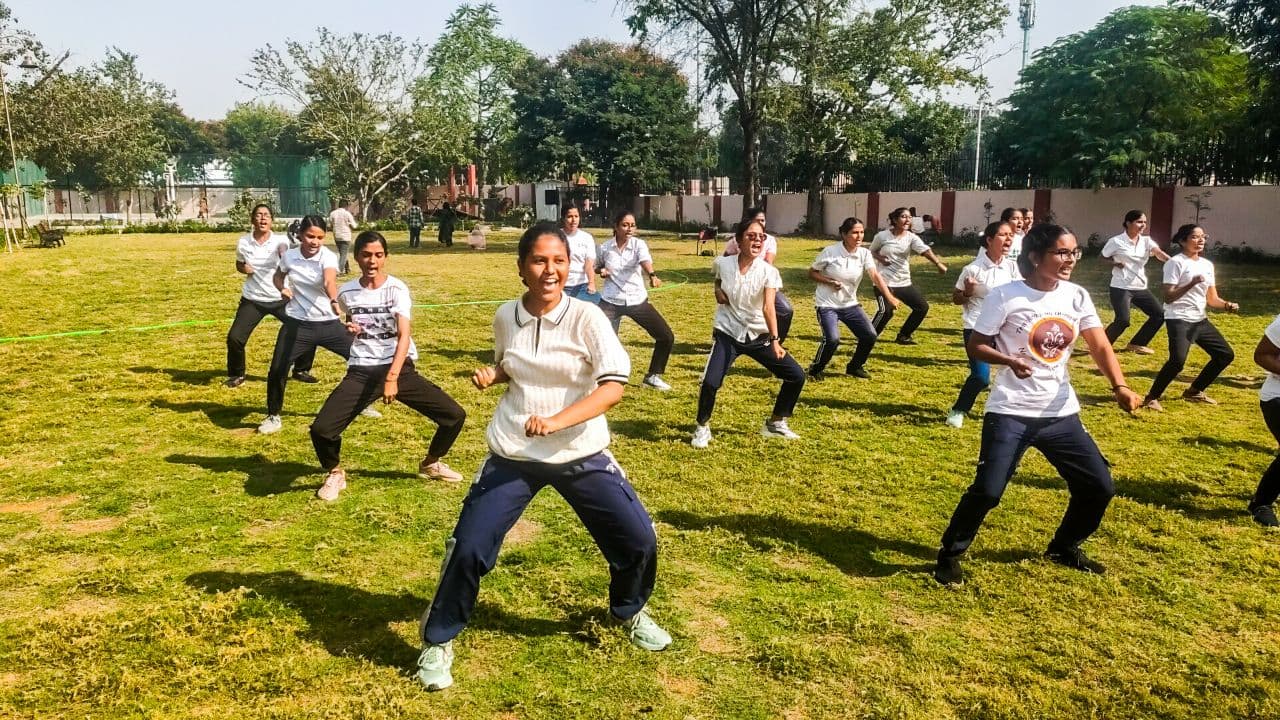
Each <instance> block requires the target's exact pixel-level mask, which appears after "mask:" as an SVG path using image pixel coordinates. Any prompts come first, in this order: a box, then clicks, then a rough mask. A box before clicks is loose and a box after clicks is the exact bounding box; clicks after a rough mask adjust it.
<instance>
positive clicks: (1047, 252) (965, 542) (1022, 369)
mask: <svg viewBox="0 0 1280 720" xmlns="http://www.w3.org/2000/svg"><path fill="white" fill-rule="evenodd" d="M1022 250H1023V252H1022V255H1021V256H1020V257H1019V258H1018V270H1019V271H1020V272H1021V273H1022V276H1023V278H1024V280H1021V281H1015V282H1011V283H1007V284H1005V285H1001V286H999V287H997V288H995V289H993V290H991V292H989V293H988V294H987V299H986V300H985V301H983V303H982V311H981V313H980V314H979V315H978V319H977V321H976V322H975V323H974V327H973V333H972V334H971V335H970V336H969V340H968V343H967V348H968V351H969V354H970V356H972V357H973V358H974V359H976V360H980V361H982V362H986V363H988V364H991V365H999V366H1001V367H999V368H997V370H996V373H995V377H994V379H993V382H992V389H991V395H990V397H989V398H987V409H986V415H985V416H984V417H983V420H982V447H981V449H980V450H979V451H978V467H977V474H976V476H975V478H974V481H973V484H972V485H970V486H969V489H968V490H966V491H965V493H964V495H963V496H962V497H961V498H960V503H959V504H958V505H957V506H956V509H955V512H954V513H953V514H952V516H951V523H950V524H949V525H948V526H947V530H946V532H944V533H943V534H942V548H941V549H940V550H939V551H938V564H937V566H936V567H935V568H934V572H933V576H934V578H935V579H936V580H937V581H938V582H940V583H943V584H950V583H955V582H959V581H960V579H961V578H962V573H961V569H960V556H961V555H963V554H964V552H965V551H966V550H968V549H969V545H970V544H972V543H973V539H974V537H975V536H976V535H977V534H978V528H980V527H981V526H982V521H983V519H984V518H986V516H987V513H988V512H990V511H991V509H992V508H994V507H995V506H996V505H997V504H999V502H1000V497H1001V496H1002V495H1003V494H1004V489H1005V487H1006V486H1007V485H1008V484H1009V480H1010V478H1012V477H1013V474H1014V472H1015V471H1017V469H1018V463H1019V462H1020V461H1021V459H1022V456H1023V454H1024V453H1025V452H1026V451H1027V449H1028V448H1032V447H1034V448H1036V449H1037V450H1039V451H1040V452H1041V453H1043V454H1044V456H1045V459H1046V460H1048V461H1049V464H1050V465H1053V467H1054V468H1055V469H1056V470H1057V471H1058V474H1059V475H1061V476H1062V479H1063V480H1065V481H1066V482H1067V490H1068V491H1069V492H1070V493H1071V500H1070V502H1068V503H1067V511H1066V513H1065V514H1064V515H1063V517H1062V523H1061V524H1060V525H1059V526H1058V530H1057V532H1056V533H1054V536H1053V539H1052V540H1051V541H1050V542H1049V548H1048V550H1047V551H1046V552H1045V557H1047V558H1048V559H1049V560H1051V561H1052V562H1055V563H1058V564H1060V565H1064V566H1066V567H1069V568H1072V569H1074V570H1080V571H1083V572H1090V573H1097V574H1102V573H1103V572H1105V568H1104V567H1103V566H1102V564H1101V563H1098V562H1096V561H1094V560H1091V559H1090V558H1089V557H1088V556H1087V555H1085V554H1084V552H1083V551H1081V550H1080V544H1081V543H1083V542H1084V541H1085V540H1086V539H1087V538H1088V537H1089V536H1090V535H1092V534H1093V532H1094V531H1095V530H1097V529H1098V526H1099V525H1100V524H1101V523H1102V516H1103V515H1104V514H1105V513H1106V510H1107V505H1108V504H1109V503H1110V502H1111V498H1112V496H1113V495H1115V485H1114V484H1113V482H1112V480H1111V470H1110V469H1109V467H1108V465H1107V461H1106V459H1105V458H1103V457H1102V452H1101V451H1100V450H1099V449H1098V446H1097V444H1096V443H1095V442H1094V441H1093V438H1091V437H1090V436H1089V433H1088V432H1086V431H1085V429H1084V426H1083V425H1081V424H1080V402H1079V401H1078V400H1077V399H1076V393H1075V390H1073V389H1072V387H1071V381H1070V377H1069V375H1068V371H1067V362H1068V360H1070V358H1071V351H1072V348H1073V347H1074V346H1075V342H1076V340H1077V339H1078V338H1080V337H1083V338H1084V341H1085V344H1086V345H1088V346H1089V354H1090V355H1091V356H1092V357H1093V361H1094V363H1095V364H1096V365H1097V366H1098V369H1099V370H1100V371H1102V374H1103V375H1104V376H1105V377H1106V378H1107V381H1108V382H1109V383H1110V384H1111V389H1112V393H1113V394H1114V396H1115V398H1116V402H1118V403H1119V404H1120V407H1121V408H1123V409H1124V410H1125V411H1128V412H1132V411H1133V410H1134V409H1136V408H1137V407H1138V396H1137V394H1135V393H1134V392H1133V391H1132V390H1130V389H1129V386H1128V385H1126V384H1125V379H1124V372H1123V371H1122V370H1121V369H1120V363H1119V362H1117V361H1116V356H1115V353H1114V352H1113V351H1112V349H1111V343H1109V342H1107V336H1106V334H1105V333H1104V332H1103V330H1102V321H1101V320H1099V319H1098V313H1097V311H1096V310H1095V309H1094V307H1093V301H1092V300H1091V299H1090V298H1089V293H1088V292H1086V291H1085V289H1084V288H1082V287H1080V286H1079V285H1076V284H1074V283H1072V282H1069V280H1070V278H1071V271H1072V270H1073V269H1074V268H1075V265H1076V263H1077V262H1078V261H1079V260H1080V255H1081V251H1080V248H1079V247H1078V246H1077V245H1076V238H1075V236H1074V235H1072V234H1071V231H1070V230H1068V229H1066V228H1064V227H1062V226H1059V225H1052V224H1048V223H1042V224H1040V225H1037V226H1035V227H1033V228H1032V229H1031V232H1029V233H1027V235H1026V237H1024V238H1023V247H1022Z"/></svg>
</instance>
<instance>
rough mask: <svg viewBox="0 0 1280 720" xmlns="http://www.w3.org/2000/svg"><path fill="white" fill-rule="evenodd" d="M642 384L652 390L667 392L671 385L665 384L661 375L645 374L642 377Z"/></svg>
mask: <svg viewBox="0 0 1280 720" xmlns="http://www.w3.org/2000/svg"><path fill="white" fill-rule="evenodd" d="M644 384H645V385H648V386H649V387H651V388H653V389H654V390H661V391H662V392H667V391H668V390H670V389H671V386H670V385H668V384H667V381H666V380H663V379H662V376H661V375H646V376H645V377H644Z"/></svg>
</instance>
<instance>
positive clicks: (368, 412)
mask: <svg viewBox="0 0 1280 720" xmlns="http://www.w3.org/2000/svg"><path fill="white" fill-rule="evenodd" d="M360 414H361V415H363V416H365V417H367V418H380V417H382V413H380V412H378V411H377V410H374V409H373V406H372V405H370V406H368V407H366V408H365V409H363V410H361V411H360Z"/></svg>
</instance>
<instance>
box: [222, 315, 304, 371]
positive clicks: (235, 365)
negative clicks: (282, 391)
mask: <svg viewBox="0 0 1280 720" xmlns="http://www.w3.org/2000/svg"><path fill="white" fill-rule="evenodd" d="M288 304H289V301H288V300H279V301H277V302H273V303H260V302H254V301H253V300H250V299H248V298H245V297H241V298H240V305H239V306H238V307H237V308H236V318H235V319H234V320H232V321H231V329H230V330H228V331H227V377H233V378H234V377H241V376H243V375H244V372H245V370H244V368H245V365H244V347H245V345H247V344H249V336H250V335H252V334H253V331H254V329H255V328H257V327H258V323H260V322H262V319H263V318H265V317H266V316H268V315H270V316H272V317H274V318H275V319H277V320H279V321H280V322H282V323H283V322H286V321H287V320H288V316H287V315H285V314H284V307H285V305H288ZM315 359H316V351H315V348H312V349H311V352H309V353H306V354H304V355H300V356H299V357H298V361H297V362H296V363H294V366H293V370H294V372H311V364H312V363H313V362H315Z"/></svg>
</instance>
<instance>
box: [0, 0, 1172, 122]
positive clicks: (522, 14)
mask: <svg viewBox="0 0 1280 720" xmlns="http://www.w3.org/2000/svg"><path fill="white" fill-rule="evenodd" d="M1010 2H1011V3H1012V4H1016V0H1010ZM8 4H9V6H10V7H11V8H12V9H13V12H14V14H15V15H16V16H17V18H18V21H19V23H20V25H21V26H22V27H23V28H25V29H27V30H30V31H32V32H34V33H35V34H36V35H37V36H38V37H39V38H40V39H41V41H43V42H44V43H45V45H46V46H47V47H48V48H49V49H50V50H51V51H52V52H54V53H55V54H61V53H62V52H64V51H68V50H69V51H71V60H70V62H71V63H73V64H84V65H87V64H92V63H93V62H95V61H96V60H98V59H100V58H101V57H102V56H103V54H104V53H105V52H106V49H107V48H108V47H109V46H112V45H114V46H117V47H120V48H122V49H124V50H126V51H128V52H131V53H134V54H137V55H138V56H139V63H140V65H141V68H142V70H143V72H144V73H145V74H146V75H147V76H148V77H149V78H151V79H153V80H157V81H159V82H162V83H164V84H165V85H166V86H168V87H169V88H170V89H172V90H173V91H174V92H175V94H176V96H177V100H178V103H179V104H180V105H181V106H182V107H183V109H185V110H186V112H187V113H188V114H189V115H191V116H193V117H195V118H199V119H212V118H220V117H222V116H223V115H224V114H225V113H226V111H227V110H228V109H229V108H230V107H231V106H232V105H233V104H235V103H236V102H240V101H245V100H252V99H254V95H253V93H252V91H250V90H248V89H247V88H245V87H243V86H241V85H240V84H239V83H237V82H236V80H237V78H239V77H242V76H243V75H244V73H245V72H247V71H248V69H249V58H250V56H251V55H252V53H253V51H254V49H255V48H257V47H260V46H262V45H265V44H268V43H270V44H274V45H277V46H279V45H280V44H281V41H282V40H284V39H285V38H302V37H305V35H306V34H307V33H308V32H310V31H311V30H313V29H314V28H316V27H318V26H325V27H328V28H330V29H331V30H345V31H361V32H367V33H381V32H394V33H397V34H399V35H402V36H405V37H410V38H419V39H421V40H423V41H425V42H427V43H431V42H434V41H435V39H436V38H437V37H438V36H439V34H440V32H441V30H442V29H443V26H444V19H445V17H446V16H447V15H448V14H449V12H450V11H451V10H452V9H453V8H454V7H456V6H457V4H458V3H457V2H455V1H454V0H428V1H427V2H412V1H411V0H410V1H406V0H361V1H360V2H351V1H350V0H341V1H339V0H306V1H299V0H282V1H274V0H255V1H252V2H251V1H250V0H221V1H219V2H208V3H175V2H172V0H112V1H110V2H108V1H105V0H73V1H72V2H66V1H62V2H58V1H53V2H51V1H50V0H8ZM1037 4H1038V6H1039V10H1038V13H1037V23H1036V27H1035V29H1034V30H1033V31H1032V42H1031V47H1032V49H1033V50H1034V49H1035V48H1037V47H1042V46H1044V45H1047V44H1049V43H1052V42H1053V40H1054V39H1056V38H1058V37H1061V36H1063V35H1069V34H1071V33H1075V32H1079V31H1081V30H1086V29H1088V28H1090V27H1092V26H1093V25H1094V24H1095V23H1097V22H1098V20H1100V19H1102V18H1103V17H1104V16H1106V15H1107V14H1108V13H1109V12H1111V11H1113V10H1115V9H1117V8H1120V7H1124V6H1126V5H1133V4H1141V5H1160V4H1164V2H1163V0H1138V1H1137V2H1115V1H1114V0H1111V1H1108V0H1039V1H1038V3H1037ZM494 5H496V6H497V8H498V12H499V14H500V16H501V17H502V20H503V30H504V34H506V35H507V36H509V37H513V38H515V39H517V40H519V41H520V42H521V43H523V44H524V45H525V46H526V47H529V48H530V49H531V50H533V51H534V52H536V53H538V54H540V55H548V56H549V55H554V54H556V53H558V52H559V51H561V50H563V49H565V48H567V47H569V46H570V45H572V44H573V43H575V42H577V41H578V40H580V39H582V38H584V37H597V38H606V39H611V40H619V41H626V40H628V39H629V37H630V36H629V35H628V33H627V28H626V25H625V24H624V22H623V19H624V17H625V12H624V10H623V6H622V4H620V3H618V2H615V0H494ZM1021 37H1022V31H1021V30H1019V29H1018V26H1017V20H1016V18H1015V17H1014V16H1013V13H1011V14H1010V18H1009V20H1008V23H1007V24H1006V27H1005V32H1004V35H1003V37H1001V38H1000V39H998V40H997V41H996V42H995V44H994V46H993V49H994V50H995V51H1003V50H1006V49H1008V50H1010V52H1008V54H1006V55H1003V56H1002V57H1000V58H998V59H996V60H994V61H993V62H991V63H990V64H989V65H988V66H987V74H988V76H989V77H990V79H991V82H992V86H993V87H992V91H991V96H992V97H993V98H1001V97H1004V96H1006V95H1008V94H1009V92H1010V91H1011V90H1012V89H1013V86H1014V83H1015V82H1016V80H1017V72H1018V67H1019V65H1020V63H1021V51H1020V47H1021ZM689 70H690V71H692V68H689ZM954 99H956V100H959V101H961V102H970V101H972V100H973V99H974V98H973V96H972V95H958V96H956V97H955V98H954Z"/></svg>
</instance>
